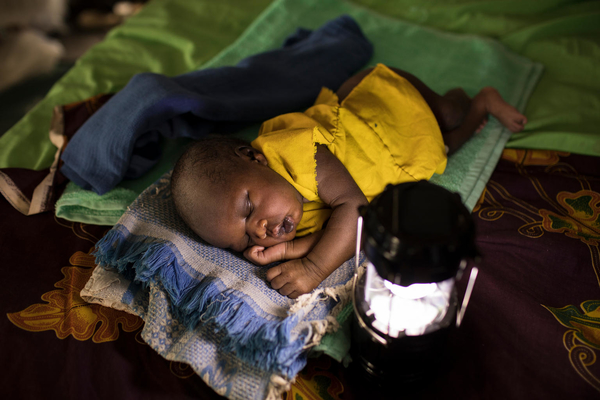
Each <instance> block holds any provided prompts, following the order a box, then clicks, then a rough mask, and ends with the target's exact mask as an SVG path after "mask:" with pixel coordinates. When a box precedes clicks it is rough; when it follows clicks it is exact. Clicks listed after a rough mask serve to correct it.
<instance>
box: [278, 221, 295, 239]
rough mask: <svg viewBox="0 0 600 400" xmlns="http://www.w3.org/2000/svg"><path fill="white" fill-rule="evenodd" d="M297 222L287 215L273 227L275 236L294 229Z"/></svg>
mask: <svg viewBox="0 0 600 400" xmlns="http://www.w3.org/2000/svg"><path fill="white" fill-rule="evenodd" d="M295 227H296V224H294V221H293V220H292V219H291V218H290V217H285V218H284V219H283V221H282V222H281V223H280V224H279V225H277V226H276V227H275V229H273V236H275V237H281V236H283V234H284V233H290V232H292V231H293V230H294V228H295Z"/></svg>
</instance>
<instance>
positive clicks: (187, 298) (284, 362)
mask: <svg viewBox="0 0 600 400" xmlns="http://www.w3.org/2000/svg"><path fill="white" fill-rule="evenodd" d="M94 254H95V256H96V262H97V263H98V264H99V265H105V266H113V267H114V268H115V269H116V270H117V271H119V273H121V274H123V275H124V276H125V277H126V278H128V279H130V280H132V281H135V282H136V283H139V284H141V285H142V286H143V287H145V288H147V287H149V286H150V285H154V284H157V285H160V286H161V287H162V288H164V290H165V291H166V292H167V294H168V295H169V298H170V300H171V302H170V303H171V305H170V307H171V311H172V312H173V314H174V315H175V316H176V318H178V319H179V320H180V321H181V322H183V323H184V324H185V325H186V327H187V328H189V329H194V328H195V327H196V326H197V324H198V323H213V324H214V326H215V330H216V331H220V330H225V331H226V332H227V335H224V336H225V338H224V339H223V342H222V343H221V346H223V350H224V351H235V352H236V354H237V355H238V357H240V359H242V360H244V361H246V362H249V363H251V364H253V365H256V366H259V367H261V368H263V369H265V370H268V371H272V372H273V374H274V375H273V376H278V377H279V379H283V380H284V381H286V382H288V383H286V384H285V385H284V384H283V383H281V382H279V380H277V379H275V378H274V379H275V381H276V382H275V383H273V385H274V386H273V388H282V387H284V386H285V387H288V386H289V380H286V379H285V378H283V377H290V378H291V377H294V376H296V374H297V373H298V372H299V371H300V370H301V369H302V368H303V367H304V365H305V364H306V354H305V353H304V350H305V349H307V348H308V347H312V346H314V345H316V344H318V343H319V342H320V340H321V338H322V337H323V336H324V335H325V334H326V333H327V332H330V331H332V330H335V329H337V327H338V323H337V321H336V319H335V316H330V317H327V318H326V319H324V320H321V321H311V322H309V323H307V325H306V326H304V325H303V324H302V325H298V324H299V322H300V321H302V319H303V317H304V316H305V315H306V313H307V312H309V311H310V310H311V309H312V307H313V306H314V303H315V302H318V301H326V300H329V299H330V298H331V299H334V300H339V299H345V298H347V297H348V294H347V293H346V292H347V289H346V288H345V287H340V288H337V289H332V288H327V289H321V290H318V291H315V292H314V293H310V294H307V295H304V296H301V298H300V299H299V300H298V301H296V303H294V305H293V306H292V308H291V309H290V311H289V314H288V316H287V317H286V318H284V319H283V320H277V321H267V322H265V321H264V320H261V319H260V318H257V315H256V312H255V311H254V309H253V308H252V307H251V306H250V305H248V304H247V303H246V302H244V301H243V299H242V298H240V297H239V296H238V295H237V293H236V292H234V291H232V290H229V289H227V288H224V287H222V284H220V281H218V280H217V279H216V278H213V277H203V278H202V277H201V276H198V277H192V276H190V275H189V274H188V273H186V272H185V270H184V269H183V268H182V266H181V265H180V264H179V261H178V259H177V257H176V256H175V253H174V252H173V250H172V249H171V248H170V247H169V246H168V245H167V243H157V242H156V239H155V238H146V237H144V236H135V235H131V234H129V232H127V230H126V228H124V227H123V226H121V225H117V226H115V227H114V228H113V229H112V230H111V231H110V232H108V234H106V235H105V236H104V237H103V238H102V240H100V241H99V242H98V243H97V245H96V250H95V253H94ZM340 304H341V303H340ZM340 304H338V305H336V306H335V308H334V313H335V310H336V309H341V308H343V306H341V307H340ZM338 312H339V311H338ZM297 326H299V327H300V328H302V329H299V334H298V335H297V336H296V337H295V338H294V339H292V338H291V332H292V330H293V329H294V328H296V327H297ZM305 328H306V329H305ZM273 390H275V389H273ZM277 391H279V389H277ZM284 391H285V390H284Z"/></svg>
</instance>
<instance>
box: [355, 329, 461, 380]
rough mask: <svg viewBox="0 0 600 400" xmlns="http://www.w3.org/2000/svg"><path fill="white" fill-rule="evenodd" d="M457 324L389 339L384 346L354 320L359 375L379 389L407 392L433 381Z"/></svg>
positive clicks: (356, 361) (356, 360) (356, 362)
mask: <svg viewBox="0 0 600 400" xmlns="http://www.w3.org/2000/svg"><path fill="white" fill-rule="evenodd" d="M452 329H454V325H453V324H452V325H450V326H447V327H445V328H441V329H438V330H437V331H435V332H431V333H428V334H425V335H421V336H404V337H401V338H388V342H387V344H382V343H381V342H380V341H378V340H377V339H375V338H373V336H371V334H370V333H369V332H368V331H366V330H365V329H364V328H362V327H361V326H360V325H359V323H358V322H357V320H356V318H355V320H354V321H353V330H352V347H351V350H350V351H351V353H350V354H351V355H352V360H353V364H356V365H355V366H354V368H355V370H356V373H357V374H358V375H360V376H361V377H362V378H364V379H365V380H366V381H368V382H369V384H370V385H375V386H377V387H378V388H380V389H383V390H385V389H394V390H398V388H399V387H402V388H403V389H404V390H406V389H410V388H418V387H419V386H420V385H421V384H423V383H425V382H431V379H432V377H433V376H434V375H436V374H437V372H438V368H439V367H440V360H441V359H442V358H443V354H444V351H445V348H446V346H445V345H446V342H447V339H448V336H449V334H450V332H451V330H452Z"/></svg>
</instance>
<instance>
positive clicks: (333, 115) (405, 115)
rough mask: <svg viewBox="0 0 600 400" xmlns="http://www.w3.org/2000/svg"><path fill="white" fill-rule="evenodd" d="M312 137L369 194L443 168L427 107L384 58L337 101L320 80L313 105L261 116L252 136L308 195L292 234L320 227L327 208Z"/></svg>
mask: <svg viewBox="0 0 600 400" xmlns="http://www.w3.org/2000/svg"><path fill="white" fill-rule="evenodd" d="M317 144H322V145H325V146H327V148H328V149H329V151H331V153H333V154H334V155H335V156H336V157H337V158H338V159H339V160H340V161H341V162H342V163H343V164H344V166H345V167H346V168H347V169H348V171H349V172H350V175H351V176H352V177H353V178H354V180H355V181H356V183H357V184H358V186H359V188H360V189H361V190H362V192H363V193H364V194H365V196H366V197H367V199H368V200H369V201H371V200H372V199H373V198H374V197H375V196H376V195H378V194H379V193H381V192H382V191H383V189H384V188H385V186H386V185H387V184H398V183H402V182H408V181H419V180H422V179H429V178H431V176H432V175H433V174H434V173H438V174H441V173H443V172H444V169H445V168H446V152H445V149H444V141H443V139H442V134H441V132H440V128H439V126H438V124H437V121H436V119H435V116H434V115H433V112H432V111H431V109H430V108H429V106H428V105H427V103H426V102H425V100H424V99H423V97H422V96H421V94H420V93H419V92H418V91H417V89H415V87H414V86H412V84H410V83H409V82H408V81H407V80H406V79H404V78H402V77H401V76H399V75H398V74H396V73H395V72H393V71H391V70H390V69H389V68H387V67H386V66H385V65H383V64H378V65H377V66H376V67H375V68H374V69H373V71H372V72H371V73H370V74H369V75H367V76H366V77H364V78H363V80H362V81H361V82H360V83H359V84H358V85H357V86H356V87H355V88H354V89H353V90H352V92H350V94H349V95H348V96H347V97H346V98H345V99H344V100H343V101H342V102H341V104H340V103H339V101H338V97H337V95H336V94H335V93H333V92H332V91H331V90H329V89H326V88H323V89H322V90H321V93H320V94H319V96H318V98H317V100H316V101H315V105H314V106H312V107H311V108H309V109H308V110H306V111H305V112H304V113H290V114H284V115H280V116H278V117H275V118H273V119H270V120H268V121H266V122H265V123H263V125H262V126H261V129H260V132H259V134H258V138H257V139H256V140H254V141H253V142H252V146H253V147H255V148H257V149H259V150H261V151H262V152H263V154H264V155H265V157H266V158H267V160H268V163H269V167H271V169H273V170H274V171H275V172H277V173H278V174H280V175H281V176H283V177H284V178H285V179H286V180H287V181H288V182H290V183H291V184H292V185H293V186H294V187H295V188H296V189H297V190H298V191H299V192H300V194H302V196H304V197H305V198H306V199H307V200H309V201H310V202H309V203H305V205H304V214H303V217H302V221H301V222H300V224H299V226H298V227H297V234H298V236H304V235H306V234H308V233H312V232H315V231H318V230H319V229H321V227H322V226H323V224H324V223H325V221H326V220H327V219H328V218H329V215H330V214H331V209H329V207H328V206H327V205H326V204H324V203H323V202H322V201H321V200H320V198H319V193H318V188H317V180H316V161H315V153H316V145H317Z"/></svg>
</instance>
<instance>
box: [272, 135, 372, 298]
mask: <svg viewBox="0 0 600 400" xmlns="http://www.w3.org/2000/svg"><path fill="white" fill-rule="evenodd" d="M316 160H317V182H318V190H319V197H320V198H321V200H323V201H324V202H325V203H327V204H328V205H329V206H330V207H331V208H332V213H331V217H330V219H329V221H328V223H327V227H326V228H325V230H323V231H322V232H323V233H322V236H321V238H320V240H318V242H317V243H316V244H314V247H313V248H312V250H311V251H310V252H309V253H308V254H307V255H306V257H303V258H300V259H296V260H291V261H288V262H285V263H282V264H279V265H277V266H275V267H273V268H271V269H269V270H268V271H267V279H268V280H269V281H270V282H271V286H272V287H273V288H274V289H277V290H279V293H281V294H282V295H284V296H289V297H291V298H296V297H298V296H300V295H301V294H304V293H308V292H310V291H311V290H313V289H314V288H316V287H317V286H318V285H319V284H320V283H321V282H322V281H323V280H324V279H325V278H327V277H328V276H329V274H331V273H332V272H333V271H334V270H335V269H336V268H338V267H339V266H340V265H342V263H343V262H344V261H346V260H347V259H349V258H350V257H351V256H352V254H353V252H354V249H355V246H356V221H357V218H358V207H359V206H361V205H366V204H368V202H367V199H366V198H365V196H364V195H363V193H362V192H361V190H360V188H359V187H358V185H357V184H356V182H354V179H353V178H352V176H351V175H350V173H349V172H348V170H347V169H346V167H344V165H343V164H342V163H341V162H340V161H339V160H338V159H337V158H336V157H335V156H334V155H333V154H331V152H330V151H329V150H328V149H327V148H326V147H325V146H317V154H316Z"/></svg>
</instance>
